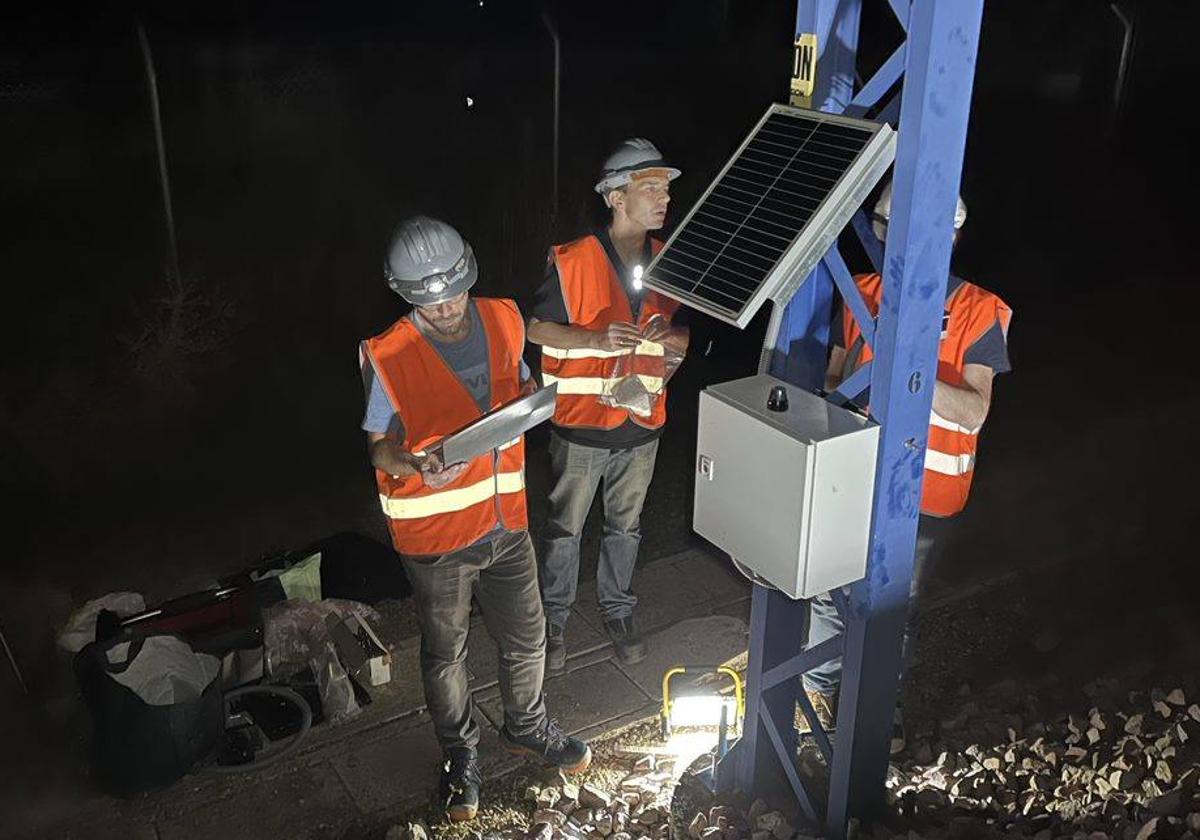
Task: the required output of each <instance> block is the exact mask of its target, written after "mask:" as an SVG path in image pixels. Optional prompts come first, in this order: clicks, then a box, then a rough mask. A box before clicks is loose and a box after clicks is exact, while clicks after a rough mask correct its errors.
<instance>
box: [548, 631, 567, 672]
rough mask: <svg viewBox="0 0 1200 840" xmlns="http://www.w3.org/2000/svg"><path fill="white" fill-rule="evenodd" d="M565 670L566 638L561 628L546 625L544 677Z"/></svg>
mask: <svg viewBox="0 0 1200 840" xmlns="http://www.w3.org/2000/svg"><path fill="white" fill-rule="evenodd" d="M565 670H567V638H566V631H565V629H564V628H562V627H556V626H555V625H553V624H550V623H549V622H547V623H546V676H550V675H552V674H561V673H562V672H563V671H565Z"/></svg>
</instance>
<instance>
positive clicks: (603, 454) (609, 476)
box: [540, 432, 658, 628]
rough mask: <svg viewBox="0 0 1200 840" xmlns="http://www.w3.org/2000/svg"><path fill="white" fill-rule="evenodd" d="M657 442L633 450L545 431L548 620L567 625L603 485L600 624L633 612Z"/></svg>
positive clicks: (544, 582)
mask: <svg viewBox="0 0 1200 840" xmlns="http://www.w3.org/2000/svg"><path fill="white" fill-rule="evenodd" d="M657 452H658V440H657V439H655V440H652V441H650V442H649V443H643V444H642V445H640V446H635V447H633V448H631V449H614V450H609V449H599V448H597V447H594V446H581V445H580V444H578V443H572V442H570V441H567V440H563V439H562V438H561V437H559V436H558V435H556V434H555V433H554V432H551V433H550V468H551V471H552V472H553V474H554V486H553V487H552V488H551V490H550V520H549V522H547V523H546V530H545V535H544V537H543V545H542V553H541V558H540V559H541V570H540V571H541V581H542V601H543V603H544V604H545V609H546V618H547V619H549V621H550V623H551V624H553V625H554V626H555V627H558V628H562V627H565V626H566V623H567V617H568V616H569V615H570V614H571V605H572V604H574V603H575V588H576V586H577V585H578V583H579V538H580V537H581V536H582V534H583V524H584V522H586V521H587V515H588V511H589V510H591V508H592V499H594V498H595V497H596V489H597V488H598V487H599V486H600V483H601V481H603V482H604V529H603V531H602V533H601V536H600V564H599V566H597V568H596V599H597V601H598V602H599V606H600V617H601V618H603V619H604V620H605V621H608V620H611V619H617V618H627V617H629V616H630V615H632V614H633V608H634V606H636V605H637V596H636V595H634V594H633V592H632V591H631V589H630V586H631V584H632V583H633V567H634V565H635V564H636V563H637V556H638V546H639V545H640V544H641V542H642V530H641V517H642V505H643V504H644V503H645V501H646V493H647V491H648V490H649V488H650V479H651V478H653V477H654V456H655V455H656V453H657Z"/></svg>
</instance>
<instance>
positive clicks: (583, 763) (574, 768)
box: [500, 718, 592, 773]
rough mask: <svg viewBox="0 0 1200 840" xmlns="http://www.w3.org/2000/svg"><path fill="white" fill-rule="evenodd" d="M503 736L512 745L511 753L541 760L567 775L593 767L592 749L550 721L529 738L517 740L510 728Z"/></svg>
mask: <svg viewBox="0 0 1200 840" xmlns="http://www.w3.org/2000/svg"><path fill="white" fill-rule="evenodd" d="M500 734H501V735H502V736H503V737H504V740H505V741H506V742H507V743H508V751H509V752H511V753H515V754H517V755H526V756H532V757H534V758H537V759H540V760H541V761H544V762H546V763H547V764H550V765H552V766H554V767H557V768H558V769H559V770H562V771H563V772H564V773H582V772H583V771H584V770H586V769H587V768H588V765H589V764H591V763H592V748H591V747H589V746H588V745H587V744H586V743H584V742H583V741H581V740H579V739H578V738H572V737H571V736H570V735H567V734H566V733H564V732H563V731H562V730H561V729H559V728H558V724H557V723H555V722H554V721H552V720H550V719H549V718H547V719H546V720H544V721H543V722H542V725H541V726H540V727H539V728H538V729H537V730H535V731H534V732H532V733H530V734H529V735H523V736H521V737H515V736H513V735H511V734H510V733H509V731H508V728H507V727H502V728H501V729H500Z"/></svg>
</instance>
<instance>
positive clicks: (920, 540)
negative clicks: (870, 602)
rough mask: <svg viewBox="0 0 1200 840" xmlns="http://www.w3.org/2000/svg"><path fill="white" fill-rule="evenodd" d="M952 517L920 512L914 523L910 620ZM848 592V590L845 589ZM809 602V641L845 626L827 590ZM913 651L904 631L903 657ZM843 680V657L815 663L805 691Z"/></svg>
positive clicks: (828, 689) (829, 690)
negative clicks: (922, 583) (917, 520)
mask: <svg viewBox="0 0 1200 840" xmlns="http://www.w3.org/2000/svg"><path fill="white" fill-rule="evenodd" d="M953 523H954V518H953V517H949V518H940V517H937V516H925V515H923V514H922V516H921V519H920V521H919V522H918V524H917V545H916V552H915V554H914V556H913V573H912V582H911V583H910V585H909V589H908V611H909V618H910V620H911V617H912V614H913V611H914V608H915V606H916V602H917V599H918V597H919V596H920V594H921V578H922V577H923V576H924V574H925V572H927V571H928V565H929V559H930V557H932V556H933V554H934V552H935V550H937V549H938V547H939V546H940V545H943V544H944V543H945V537H946V533H947V531H948V530H950V529H951V528H952V527H953ZM845 591H846V592H847V593H848V592H849V590H848V589H847V590H845ZM808 604H809V619H808V645H807V647H815V646H817V645H818V644H820V643H821V642H823V641H825V640H826V639H828V638H830V637H832V636H836V635H837V634H838V633H841V632H842V631H843V630H844V629H845V627H844V625H843V623H842V617H841V616H840V615H839V614H838V611H837V607H836V606H835V605H834V603H833V597H832V596H830V594H829V593H828V592H826V593H824V594H822V595H818V596H816V597H815V598H812V599H810V600H809V602H808ZM911 655H912V645H911V644H910V640H909V636H908V631H907V630H906V631H905V633H904V661H905V662H907V661H908V660H909V658H910V657H911ZM841 681H842V658H841V657H840V656H839V657H837V658H836V659H831V660H830V661H828V662H826V663H824V664H822V665H818V666H817V667H816V668H813V669H812V670H811V671H809V672H807V673H806V674H804V689H805V691H818V692H820V693H822V694H834V693H836V692H837V690H838V686H839V685H840V684H841Z"/></svg>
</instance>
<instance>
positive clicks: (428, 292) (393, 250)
mask: <svg viewBox="0 0 1200 840" xmlns="http://www.w3.org/2000/svg"><path fill="white" fill-rule="evenodd" d="M383 273H384V277H385V278H386V279H387V284H388V286H389V287H391V289H392V291H394V292H395V293H396V294H398V295H400V297H402V298H404V299H405V300H406V301H408V302H409V303H411V304H413V305H414V306H433V305H435V304H439V303H443V302H445V301H447V300H450V299H451V298H454V297H458V296H459V295H460V294H462V293H463V292H465V291H466V290H467V289H469V288H471V287H472V286H474V285H475V280H476V278H477V277H478V276H479V270H478V268H477V267H476V265H475V254H474V253H473V252H472V251H471V246H470V245H468V244H467V242H466V240H465V239H463V238H462V236H460V235H459V233H458V231H456V230H455V229H454V228H453V227H451V226H450V225H448V224H446V223H445V222H443V221H440V220H438V219H431V218H429V217H428V216H414V217H413V218H411V219H405V220H404V221H403V222H401V223H400V224H399V225H398V226H397V227H396V230H395V232H394V233H393V234H392V240H391V242H390V243H389V244H388V254H387V259H386V260H385V261H384V264H383Z"/></svg>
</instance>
